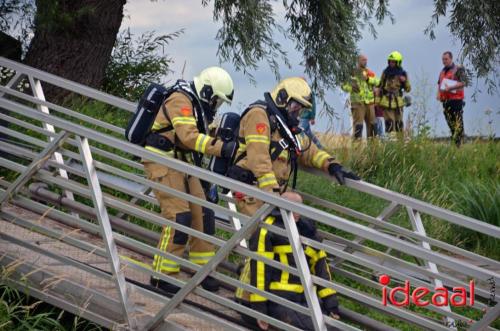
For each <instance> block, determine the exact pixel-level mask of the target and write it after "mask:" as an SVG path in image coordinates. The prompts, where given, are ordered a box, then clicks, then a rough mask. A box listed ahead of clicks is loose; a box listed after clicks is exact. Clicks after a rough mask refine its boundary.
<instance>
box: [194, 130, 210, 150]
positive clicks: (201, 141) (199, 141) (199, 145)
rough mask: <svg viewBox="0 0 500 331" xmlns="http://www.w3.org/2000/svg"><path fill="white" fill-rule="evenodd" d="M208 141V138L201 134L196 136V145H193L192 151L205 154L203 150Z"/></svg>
mask: <svg viewBox="0 0 500 331" xmlns="http://www.w3.org/2000/svg"><path fill="white" fill-rule="evenodd" d="M209 141H210V137H209V136H207V135H204V134H203V133H200V134H198V138H196V143H195V144H194V150H195V151H197V152H200V153H203V154H205V149H206V148H207V143H208V142H209Z"/></svg>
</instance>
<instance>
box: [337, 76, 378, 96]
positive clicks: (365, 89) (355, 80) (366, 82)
mask: <svg viewBox="0 0 500 331" xmlns="http://www.w3.org/2000/svg"><path fill="white" fill-rule="evenodd" d="M378 84H379V79H378V78H377V76H376V75H375V73H374V72H373V71H371V70H370V69H368V68H364V69H363V68H356V69H355V70H354V71H353V73H352V76H351V81H350V82H347V83H345V84H343V85H342V90H344V92H347V93H349V94H350V99H351V104H353V103H365V104H372V103H374V102H375V96H374V94H373V89H374V88H375V87H376V86H377V85H378ZM353 85H357V86H358V88H359V91H357V92H354V91H353Z"/></svg>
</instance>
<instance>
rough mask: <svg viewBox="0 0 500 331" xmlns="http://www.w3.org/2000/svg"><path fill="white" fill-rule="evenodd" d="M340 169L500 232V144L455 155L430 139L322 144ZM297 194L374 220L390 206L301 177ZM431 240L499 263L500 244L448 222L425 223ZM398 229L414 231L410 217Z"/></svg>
mask: <svg viewBox="0 0 500 331" xmlns="http://www.w3.org/2000/svg"><path fill="white" fill-rule="evenodd" d="M324 140H325V141H326V143H327V146H330V147H329V150H330V151H331V152H332V154H334V155H335V156H336V157H337V159H338V160H340V162H341V163H343V164H345V165H346V166H348V167H350V168H352V169H353V170H354V171H355V172H356V173H358V174H359V175H360V176H361V177H362V178H363V179H364V180H365V181H367V182H369V183H373V184H375V185H378V186H381V187H385V188H387V189H389V190H392V191H395V192H399V193H402V194H405V195H409V196H411V197H414V198H417V199H420V200H423V201H426V202H429V203H431V204H434V205H437V206H440V207H443V208H447V209H450V210H453V211H456V212H459V213H462V214H464V215H467V216H470V217H473V218H476V219H479V220H481V221H484V222H488V223H490V224H492V225H496V226H500V217H499V216H500V210H499V208H500V207H499V206H500V162H499V160H498V155H500V144H498V143H497V142H495V141H475V142H473V143H469V144H465V145H464V146H463V147H462V148H460V149H457V148H456V147H454V146H451V145H449V144H448V143H437V142H433V141H432V140H429V139H425V138H424V139H414V140H410V141H407V142H399V141H393V142H390V141H387V142H378V141H374V142H370V143H369V144H368V145H352V146H351V142H350V141H348V142H342V143H336V144H334V143H333V142H332V139H331V138H330V142H329V141H328V138H326V139H324ZM298 185H299V189H301V190H303V191H305V192H307V193H311V194H314V195H316V196H318V197H321V198H325V199H327V200H330V201H333V202H336V203H339V204H341V205H344V206H347V207H350V208H352V209H355V210H358V211H361V212H364V213H366V214H369V215H373V216H376V215H377V214H378V213H380V212H381V211H382V209H383V208H384V207H385V206H387V202H384V201H383V200H381V199H378V198H375V197H373V196H368V195H367V194H364V193H360V192H357V191H354V190H351V189H348V188H346V187H340V186H338V185H335V184H331V185H324V179H321V178H317V177H315V176H312V175H309V174H302V175H301V176H299V181H298ZM423 221H424V224H425V226H426V230H427V232H428V235H430V236H431V237H433V238H436V239H440V240H443V241H446V242H449V243H451V244H454V245H458V246H460V247H462V248H464V249H467V250H472V251H474V252H476V253H478V254H481V255H484V256H487V257H490V258H493V259H496V260H498V259H500V251H498V249H492V248H493V247H499V246H500V242H498V240H497V241H495V240H493V239H492V238H491V237H488V236H486V235H480V234H477V233H475V232H473V231H469V230H467V229H465V228H463V227H459V226H455V225H452V224H450V223H448V222H446V221H441V220H436V219H433V218H430V217H423ZM394 223H395V224H398V225H401V226H405V227H408V228H410V224H409V221H408V220H407V216H406V212H405V211H404V212H400V213H399V214H397V215H396V216H395V217H394Z"/></svg>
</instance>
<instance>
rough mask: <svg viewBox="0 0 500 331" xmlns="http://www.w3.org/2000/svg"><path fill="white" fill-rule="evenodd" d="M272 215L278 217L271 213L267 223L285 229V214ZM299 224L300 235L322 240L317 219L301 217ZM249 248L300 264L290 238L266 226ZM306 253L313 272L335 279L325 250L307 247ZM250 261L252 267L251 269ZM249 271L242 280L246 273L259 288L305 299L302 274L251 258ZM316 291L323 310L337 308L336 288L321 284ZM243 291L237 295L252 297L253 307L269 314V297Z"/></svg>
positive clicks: (261, 253)
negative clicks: (318, 231)
mask: <svg viewBox="0 0 500 331" xmlns="http://www.w3.org/2000/svg"><path fill="white" fill-rule="evenodd" d="M272 215H275V216H268V217H267V218H266V220H265V223H267V224H272V225H275V226H277V227H280V228H284V224H283V220H282V218H281V216H278V213H273V214H272ZM296 224H297V228H298V230H299V233H300V235H302V236H305V237H308V238H311V239H314V240H318V237H317V235H316V227H315V225H314V223H313V221H311V220H309V219H305V218H301V219H300V220H299V221H298V222H297V223H296ZM249 248H250V250H252V251H255V252H256V253H257V254H259V255H262V256H264V257H267V258H269V259H274V260H276V261H279V262H281V263H283V264H285V265H289V266H291V267H295V266H296V265H295V259H294V257H293V252H292V246H291V245H290V242H289V241H288V238H286V237H283V236H280V235H277V234H275V233H272V232H268V231H267V229H265V228H261V229H260V230H259V231H256V232H255V233H254V234H253V235H252V237H251V238H250V241H249ZM304 253H305V255H306V258H307V262H308V265H309V269H310V271H311V273H312V274H314V275H316V276H318V277H321V278H323V279H326V280H329V281H331V280H332V277H331V273H330V268H329V266H328V263H327V260H326V257H327V255H326V253H325V251H323V250H316V249H314V248H312V247H310V246H304ZM248 263H249V265H250V268H248ZM245 272H247V273H248V272H249V273H250V274H249V275H245V274H242V279H243V280H244V279H245V276H247V277H248V276H250V277H249V278H250V284H251V285H253V286H255V287H257V288H258V289H260V290H263V291H268V292H271V293H273V294H276V295H278V296H280V297H283V298H286V299H288V300H291V301H294V302H298V303H301V302H305V301H304V300H305V298H304V288H303V287H302V284H301V281H300V278H299V277H297V276H295V275H291V274H289V273H288V272H286V271H282V270H279V269H276V268H273V267H271V266H268V265H266V264H265V263H264V262H262V261H255V260H250V261H249V262H248V261H247V266H245V268H244V270H243V273H245ZM316 291H317V295H318V297H319V298H320V299H321V301H322V306H323V309H324V310H325V311H326V312H327V313H330V312H332V309H335V308H337V306H338V302H337V298H336V291H335V290H333V289H331V288H324V287H322V286H317V287H316ZM241 293H242V292H240V293H239V294H238V292H237V294H236V296H237V298H238V297H239V298H240V299H243V300H248V301H249V304H250V306H251V308H253V309H256V310H258V311H259V312H262V313H264V314H267V299H266V298H265V297H263V296H260V295H258V294H254V293H247V298H244V297H243V296H242V295H241ZM248 294H249V295H248Z"/></svg>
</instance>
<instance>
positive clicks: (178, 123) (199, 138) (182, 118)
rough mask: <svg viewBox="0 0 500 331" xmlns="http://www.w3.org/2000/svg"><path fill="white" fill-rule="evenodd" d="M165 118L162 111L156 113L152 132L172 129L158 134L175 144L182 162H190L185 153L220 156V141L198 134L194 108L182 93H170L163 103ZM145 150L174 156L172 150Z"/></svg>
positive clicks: (149, 147) (152, 148)
mask: <svg viewBox="0 0 500 331" xmlns="http://www.w3.org/2000/svg"><path fill="white" fill-rule="evenodd" d="M164 106H165V110H166V114H167V117H168V118H167V117H165V114H164V112H163V110H160V111H159V112H158V115H157V116H156V119H155V122H154V124H153V127H152V131H158V130H161V129H164V128H168V127H172V129H171V130H169V131H166V132H163V133H160V134H161V135H163V136H164V137H166V138H167V139H168V140H170V142H172V143H173V144H175V146H176V147H177V148H178V150H179V153H181V154H182V155H183V158H184V157H185V158H186V159H185V160H184V161H190V162H192V160H191V159H190V157H189V155H190V154H189V153H187V152H191V151H194V152H198V153H202V154H208V155H215V156H220V153H221V149H222V141H215V140H214V138H212V137H210V136H208V135H207V134H204V133H200V131H199V130H198V123H197V121H196V118H195V116H194V113H193V111H194V106H193V103H192V101H191V100H190V98H189V97H188V96H187V95H186V94H184V93H182V92H174V93H172V94H171V95H170V96H169V97H168V98H167V100H165V103H164ZM146 149H148V150H150V151H153V152H156V153H159V154H162V155H166V156H170V157H176V155H174V150H171V151H163V150H160V149H158V148H155V147H152V146H146Z"/></svg>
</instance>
